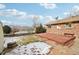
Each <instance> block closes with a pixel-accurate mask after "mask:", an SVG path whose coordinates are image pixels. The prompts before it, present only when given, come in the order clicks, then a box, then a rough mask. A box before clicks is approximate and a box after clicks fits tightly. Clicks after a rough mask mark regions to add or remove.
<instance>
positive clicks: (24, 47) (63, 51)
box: [3, 34, 79, 55]
mask: <svg viewBox="0 0 79 59" xmlns="http://www.w3.org/2000/svg"><path fill="white" fill-rule="evenodd" d="M78 39H79V38H76V39H75V40H74V44H73V45H72V46H71V47H68V46H64V45H61V44H57V43H56V42H54V41H50V40H48V39H46V38H42V37H39V36H37V34H32V35H26V36H18V37H5V45H4V46H5V48H6V47H7V46H6V45H7V44H8V43H12V42H16V44H17V46H13V47H14V48H13V47H10V48H7V49H5V50H4V53H3V54H5V55H77V54H79V45H78V43H79V40H78Z"/></svg>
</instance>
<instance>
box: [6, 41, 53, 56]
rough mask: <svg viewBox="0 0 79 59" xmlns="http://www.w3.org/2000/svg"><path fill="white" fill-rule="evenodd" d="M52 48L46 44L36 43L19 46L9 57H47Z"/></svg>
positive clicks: (9, 53)
mask: <svg viewBox="0 0 79 59" xmlns="http://www.w3.org/2000/svg"><path fill="white" fill-rule="evenodd" d="M51 47H52V46H50V45H48V44H46V43H44V42H34V43H30V44H27V45H23V46H17V47H16V48H15V49H13V50H12V51H10V52H8V53H6V54H7V55H46V54H47V53H48V52H49V51H50V48H51Z"/></svg>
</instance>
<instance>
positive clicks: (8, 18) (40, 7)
mask: <svg viewBox="0 0 79 59" xmlns="http://www.w3.org/2000/svg"><path fill="white" fill-rule="evenodd" d="M72 10H79V4H77V3H75V4H68V3H65V4H62V3H59V4H56V3H51V4H49V3H45V4H44V3H38V4H36V3H35V4H34V3H26V4H24V3H23V4H20V3H17V4H13V3H7V4H0V21H2V22H3V23H4V24H9V25H29V26H31V25H32V24H33V19H34V17H37V19H38V22H40V23H42V24H45V23H47V22H48V21H51V20H55V19H54V18H55V17H57V16H58V17H59V18H60V19H62V18H64V17H67V16H68V15H69V13H70V11H72Z"/></svg>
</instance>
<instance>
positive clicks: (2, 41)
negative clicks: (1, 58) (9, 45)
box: [0, 22, 4, 53]
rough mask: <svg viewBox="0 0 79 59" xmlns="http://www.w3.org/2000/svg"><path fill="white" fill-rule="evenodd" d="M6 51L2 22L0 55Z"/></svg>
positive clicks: (0, 27)
mask: <svg viewBox="0 0 79 59" xmlns="http://www.w3.org/2000/svg"><path fill="white" fill-rule="evenodd" d="M3 49H4V35H3V29H2V23H1V22H0V53H1V52H2V51H3Z"/></svg>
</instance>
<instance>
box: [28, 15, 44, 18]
mask: <svg viewBox="0 0 79 59" xmlns="http://www.w3.org/2000/svg"><path fill="white" fill-rule="evenodd" d="M27 17H28V18H30V19H43V18H44V17H43V16H42V15H34V14H32V15H28V16H27Z"/></svg>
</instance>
